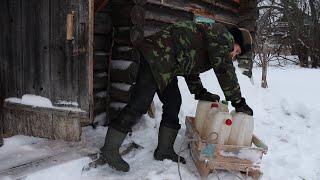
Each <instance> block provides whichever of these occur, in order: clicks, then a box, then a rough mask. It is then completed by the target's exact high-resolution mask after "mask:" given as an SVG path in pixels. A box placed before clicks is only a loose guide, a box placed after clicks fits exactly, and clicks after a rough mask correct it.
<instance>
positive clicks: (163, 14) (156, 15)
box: [144, 4, 194, 23]
mask: <svg viewBox="0 0 320 180" xmlns="http://www.w3.org/2000/svg"><path fill="white" fill-rule="evenodd" d="M144 7H145V9H146V13H145V19H146V20H154V21H160V22H164V23H175V22H178V21H190V20H193V17H194V16H193V14H192V13H191V12H187V11H182V10H175V9H171V8H168V7H165V6H160V5H153V4H146V5H145V6H144Z"/></svg>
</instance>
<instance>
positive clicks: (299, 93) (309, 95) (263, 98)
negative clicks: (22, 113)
mask: <svg viewBox="0 0 320 180" xmlns="http://www.w3.org/2000/svg"><path fill="white" fill-rule="evenodd" d="M237 74H238V78H239V82H240V85H241V90H242V93H243V96H244V97H245V98H246V100H247V103H248V104H249V105H250V106H251V107H252V108H253V110H254V119H255V130H254V133H255V134H256V135H257V136H258V137H259V138H260V139H262V140H263V141H264V142H265V143H266V144H267V145H268V147H269V151H268V154H267V155H266V156H264V157H263V159H262V162H261V165H262V171H263V173H264V175H263V177H262V180H302V179H307V180H318V179H320V140H319V139H320V133H319V132H320V123H319V116H320V96H319V94H318V93H319V92H320V84H319V77H320V70H319V69H304V68H299V67H292V66H291V67H286V68H276V67H269V69H268V85H269V88H267V89H263V88H261V87H260V82H261V81H260V79H261V69H260V68H255V69H254V71H253V74H254V79H253V82H254V84H252V83H251V82H250V79H249V78H247V77H246V76H244V75H242V74H241V72H240V70H239V69H237ZM201 79H202V82H203V85H204V86H205V87H206V88H207V89H208V90H209V91H210V92H214V93H217V94H219V95H220V96H221V97H223V94H222V91H221V88H220V87H219V85H218V83H217V79H216V77H215V76H214V73H213V71H208V72H206V73H203V74H201ZM179 87H180V91H181V94H182V97H183V98H182V99H183V102H182V107H181V111H180V114H179V118H180V123H181V124H182V129H181V130H180V131H179V134H178V138H177V141H176V143H175V149H176V150H179V149H180V147H181V149H186V148H187V143H186V142H185V135H184V134H185V125H184V120H185V116H194V115H195V110H196V105H197V101H196V100H194V97H193V95H191V94H190V93H189V90H188V88H187V85H186V83H185V82H184V80H183V78H179ZM154 100H155V106H156V109H157V112H156V118H155V119H151V118H149V117H148V116H147V115H144V116H143V117H142V118H141V120H140V121H139V123H138V124H137V125H136V126H134V128H133V133H132V134H131V136H128V137H127V138H126V140H125V142H124V144H127V143H129V142H131V141H135V142H136V143H137V144H139V145H141V146H143V147H144V148H143V149H138V150H133V151H132V152H130V153H129V154H127V155H125V156H124V159H125V160H126V161H127V162H128V163H129V164H130V166H131V169H130V172H129V173H120V172H117V171H115V170H112V169H111V168H109V167H108V166H102V167H98V168H97V169H93V170H90V171H87V172H81V167H82V166H84V165H85V164H86V162H87V161H86V160H84V159H80V160H77V161H74V162H70V163H68V164H64V165H61V166H57V167H53V168H51V169H46V170H44V171H42V172H38V173H36V174H32V175H30V176H29V177H28V180H37V179H41V177H42V179H48V180H50V179H56V177H58V176H57V175H59V179H68V180H76V179H86V180H87V179H89V180H96V179H112V180H113V179H152V180H158V179H159V180H160V179H161V180H162V179H170V180H171V179H172V180H176V179H179V173H178V167H177V164H176V163H173V162H172V161H170V160H165V161H162V162H161V161H155V160H154V159H153V151H154V149H155V148H156V145H157V134H158V128H159V123H160V120H161V106H162V105H161V103H160V101H159V98H158V97H157V96H156V97H155V99H154ZM116 106H118V105H116ZM230 109H232V107H231V106H230ZM83 130H84V132H83V135H82V141H87V142H90V143H89V145H91V146H96V147H101V146H102V145H103V143H104V136H105V133H106V130H107V128H104V127H98V128H97V129H95V130H94V129H92V128H91V127H86V128H84V129H83ZM24 138H25V137H23V136H15V137H11V138H6V139H5V145H4V147H2V148H0V161H1V159H3V158H4V157H5V156H9V155H10V153H11V152H10V149H12V150H17V151H18V150H19V151H27V150H24V149H23V148H24V147H25V146H26V145H28V144H30V143H32V141H30V140H28V139H24ZM13 144H14V145H13ZM40 152H41V151H40ZM181 155H182V156H184V157H186V159H187V164H186V165H181V166H180V171H181V175H182V179H183V180H193V179H194V180H195V179H199V176H198V174H197V170H196V168H195V166H194V164H193V162H192V159H191V156H190V152H189V150H185V151H183V152H182V153H181ZM2 163H3V161H1V162H0V164H1V165H2ZM69 173H71V175H68V174H69ZM236 175H237V176H241V177H242V178H243V179H245V178H246V177H245V176H243V175H241V174H239V173H230V172H218V173H214V174H211V175H210V176H209V178H208V179H210V180H217V179H223V180H233V179H239V178H238V177H237V176H236Z"/></svg>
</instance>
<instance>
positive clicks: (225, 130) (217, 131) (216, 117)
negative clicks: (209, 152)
mask: <svg viewBox="0 0 320 180" xmlns="http://www.w3.org/2000/svg"><path fill="white" fill-rule="evenodd" d="M231 118H232V117H231V115H230V114H229V111H228V105H227V104H224V103H215V104H212V106H211V109H210V111H209V113H208V118H207V121H206V122H204V127H203V133H202V138H204V139H206V140H208V141H210V143H214V144H226V143H227V142H228V139H229V136H230V131H231V125H232V119H231Z"/></svg>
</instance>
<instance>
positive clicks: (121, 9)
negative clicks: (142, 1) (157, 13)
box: [111, 5, 145, 26]
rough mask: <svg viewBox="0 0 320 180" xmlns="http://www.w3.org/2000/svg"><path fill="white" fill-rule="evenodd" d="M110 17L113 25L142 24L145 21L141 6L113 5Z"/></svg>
mask: <svg viewBox="0 0 320 180" xmlns="http://www.w3.org/2000/svg"><path fill="white" fill-rule="evenodd" d="M112 8H113V12H112V15H111V16H112V19H116V21H113V24H114V26H130V25H138V26H142V25H143V24H144V21H145V10H144V8H143V7H142V6H139V5H134V6H113V7H112Z"/></svg>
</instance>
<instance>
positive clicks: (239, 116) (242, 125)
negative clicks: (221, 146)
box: [227, 111, 254, 146]
mask: <svg viewBox="0 0 320 180" xmlns="http://www.w3.org/2000/svg"><path fill="white" fill-rule="evenodd" d="M231 115H232V120H233V124H232V127H231V133H230V136H229V140H228V142H227V144H229V145H238V146H251V143H252V136H253V129H254V119H253V117H252V116H249V115H247V114H245V113H241V112H239V113H236V112H235V111H232V112H231Z"/></svg>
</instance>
